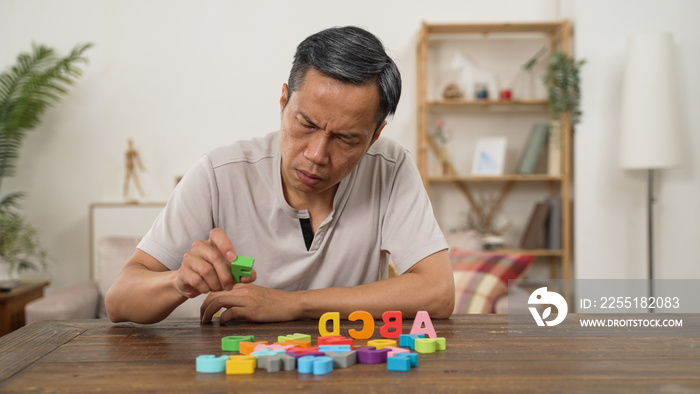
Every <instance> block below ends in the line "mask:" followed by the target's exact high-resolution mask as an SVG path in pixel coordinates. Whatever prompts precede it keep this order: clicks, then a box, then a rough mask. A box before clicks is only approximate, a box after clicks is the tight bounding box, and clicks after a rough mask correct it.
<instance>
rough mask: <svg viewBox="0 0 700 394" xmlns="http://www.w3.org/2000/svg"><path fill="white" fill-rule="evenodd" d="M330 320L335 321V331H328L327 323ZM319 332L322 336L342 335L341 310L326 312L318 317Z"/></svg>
mask: <svg viewBox="0 0 700 394" xmlns="http://www.w3.org/2000/svg"><path fill="white" fill-rule="evenodd" d="M328 320H331V321H332V322H333V331H331V332H328V330H327V329H326V323H327V322H328ZM318 332H319V334H320V335H321V336H322V337H328V336H332V335H340V312H326V313H324V314H323V315H321V318H320V319H318Z"/></svg>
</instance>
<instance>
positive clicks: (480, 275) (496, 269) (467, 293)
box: [450, 248, 535, 313]
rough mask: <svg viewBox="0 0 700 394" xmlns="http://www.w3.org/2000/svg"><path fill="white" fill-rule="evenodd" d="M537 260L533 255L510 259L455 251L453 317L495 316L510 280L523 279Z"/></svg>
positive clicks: (452, 253) (497, 254) (490, 254)
mask: <svg viewBox="0 0 700 394" xmlns="http://www.w3.org/2000/svg"><path fill="white" fill-rule="evenodd" d="M534 259H535V255H532V254H510V255H509V254H499V253H489V252H474V251H470V250H464V249H459V248H452V249H451V250H450V261H451V262H452V271H453V272H454V281H455V307H454V311H453V313H492V312H493V311H494V303H495V302H496V299H498V298H499V297H501V296H503V295H505V294H506V293H507V292H508V280H509V279H520V278H522V277H523V276H524V275H525V272H526V271H527V269H528V268H529V267H530V265H531V264H532V261H533V260H534Z"/></svg>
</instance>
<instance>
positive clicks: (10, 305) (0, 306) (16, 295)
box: [0, 280, 49, 336]
mask: <svg viewBox="0 0 700 394" xmlns="http://www.w3.org/2000/svg"><path fill="white" fill-rule="evenodd" d="M48 285H49V281H46V280H39V281H21V282H19V284H18V285H17V286H16V287H14V288H13V289H12V290H10V291H3V292H0V336H3V335H5V334H7V333H9V332H11V331H14V330H16V329H18V328H20V327H22V326H24V306H25V305H27V304H28V303H29V302H31V301H34V300H36V299H37V298H41V297H43V296H44V287H46V286H48Z"/></svg>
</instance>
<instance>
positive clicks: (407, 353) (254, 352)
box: [196, 311, 446, 375]
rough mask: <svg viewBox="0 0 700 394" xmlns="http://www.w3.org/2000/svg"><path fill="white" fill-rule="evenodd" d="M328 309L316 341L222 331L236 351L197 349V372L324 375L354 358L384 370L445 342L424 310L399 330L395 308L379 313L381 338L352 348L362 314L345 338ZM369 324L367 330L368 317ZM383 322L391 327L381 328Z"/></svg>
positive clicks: (363, 335) (413, 362)
mask: <svg viewBox="0 0 700 394" xmlns="http://www.w3.org/2000/svg"><path fill="white" fill-rule="evenodd" d="M355 313H357V312H355ZM362 313H367V312H362ZM397 313H398V316H397V315H396V314H397ZM329 315H330V316H329V317H327V316H326V315H324V317H322V318H321V320H320V321H319V332H320V334H321V336H319V337H318V339H317V346H311V336H310V335H306V334H292V335H284V336H279V337H278V338H277V342H276V343H274V344H271V345H270V344H268V342H267V341H256V340H255V337H254V336H252V335H243V336H227V337H223V338H222V339H221V350H222V351H224V352H238V353H239V354H237V355H222V356H219V357H217V356H215V355H209V354H208V355H201V356H199V357H197V360H196V368H197V372H201V373H223V372H226V374H233V375H237V374H252V373H254V372H255V370H256V369H265V370H267V372H279V371H282V370H284V371H293V370H295V369H296V370H297V371H298V372H299V373H303V374H314V375H325V374H328V373H330V372H332V371H333V369H334V368H348V367H350V366H352V365H354V364H356V363H360V364H386V365H387V370H389V371H402V372H407V371H409V370H410V369H411V368H413V367H417V366H418V354H421V353H423V354H424V353H434V352H436V351H440V350H445V348H446V345H445V338H438V337H437V335H436V334H435V329H434V328H433V326H432V322H431V321H430V317H429V316H428V315H427V312H424V311H423V312H419V313H418V314H417V315H416V320H415V321H414V325H413V328H412V329H411V333H410V334H401V328H400V327H401V326H400V324H401V316H400V312H385V314H384V315H383V319H384V321H385V322H387V323H388V324H387V325H386V326H384V327H382V330H380V332H381V334H382V336H383V337H384V339H375V340H368V341H367V346H365V347H360V348H357V349H355V348H353V338H354V339H369V338H371V334H370V335H369V336H367V331H368V330H367V328H368V327H367V323H368V320H365V319H363V320H364V322H365V329H363V330H362V331H356V330H350V331H349V333H350V335H351V338H347V337H344V336H341V335H338V334H339V328H338V314H337V313H335V312H330V313H329ZM368 315H369V314H368ZM397 318H398V321H397ZM328 319H333V321H334V323H335V325H334V330H333V331H332V332H328V331H327V330H326V329H325V327H326V322H327V321H328ZM392 319H393V322H392V321H391V320H392ZM351 320H352V319H351ZM389 323H393V324H389ZM396 323H398V326H397V324H396ZM416 323H419V324H416ZM371 325H372V327H371V328H372V330H371V331H372V333H373V332H374V327H373V325H374V324H373V320H372V323H371ZM387 326H391V328H392V329H393V330H389V329H386V328H387ZM396 339H398V344H397V341H396ZM397 345H398V346H397Z"/></svg>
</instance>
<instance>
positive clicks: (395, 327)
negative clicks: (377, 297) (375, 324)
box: [379, 311, 403, 339]
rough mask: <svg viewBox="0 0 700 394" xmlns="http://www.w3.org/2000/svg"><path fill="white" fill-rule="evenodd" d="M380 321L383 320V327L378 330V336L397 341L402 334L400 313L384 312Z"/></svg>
mask: <svg viewBox="0 0 700 394" xmlns="http://www.w3.org/2000/svg"><path fill="white" fill-rule="evenodd" d="M382 320H384V325H383V326H382V327H381V328H380V329H379V334H381V336H383V337H384V338H387V339H397V338H398V337H399V336H400V335H401V333H402V332H403V326H402V324H403V319H402V318H401V311H387V312H384V313H383V314H382Z"/></svg>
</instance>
